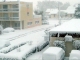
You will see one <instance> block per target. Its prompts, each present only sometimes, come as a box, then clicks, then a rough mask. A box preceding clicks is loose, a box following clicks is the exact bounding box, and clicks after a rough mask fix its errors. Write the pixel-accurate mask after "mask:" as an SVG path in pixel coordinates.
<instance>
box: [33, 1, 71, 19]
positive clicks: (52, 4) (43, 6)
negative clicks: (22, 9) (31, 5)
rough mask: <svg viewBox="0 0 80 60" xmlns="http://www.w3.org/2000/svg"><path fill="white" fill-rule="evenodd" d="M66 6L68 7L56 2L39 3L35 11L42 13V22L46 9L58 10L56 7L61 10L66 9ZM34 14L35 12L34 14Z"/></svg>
mask: <svg viewBox="0 0 80 60" xmlns="http://www.w3.org/2000/svg"><path fill="white" fill-rule="evenodd" d="M68 6H70V4H69V3H64V4H63V3H62V2H56V1H42V2H41V1H39V2H38V4H37V8H38V9H37V10H36V11H38V12H39V11H40V12H41V11H42V19H43V20H44V19H45V15H46V14H45V11H46V10H47V9H58V7H60V10H61V9H63V8H64V9H66V8H67V7H68ZM34 13H35V14H36V12H34Z"/></svg>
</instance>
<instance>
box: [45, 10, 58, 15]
mask: <svg viewBox="0 0 80 60" xmlns="http://www.w3.org/2000/svg"><path fill="white" fill-rule="evenodd" d="M46 12H49V14H57V13H58V9H47V10H46Z"/></svg>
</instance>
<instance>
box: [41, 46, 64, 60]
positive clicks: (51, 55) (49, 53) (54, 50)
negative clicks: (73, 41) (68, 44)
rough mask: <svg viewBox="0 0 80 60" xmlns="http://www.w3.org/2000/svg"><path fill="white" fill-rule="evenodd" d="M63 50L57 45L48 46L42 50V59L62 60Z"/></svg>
mask: <svg viewBox="0 0 80 60" xmlns="http://www.w3.org/2000/svg"><path fill="white" fill-rule="evenodd" d="M64 56H65V51H64V50H63V49H62V48H59V47H49V48H48V49H47V50H46V51H44V52H43V55H42V60H63V59H64Z"/></svg>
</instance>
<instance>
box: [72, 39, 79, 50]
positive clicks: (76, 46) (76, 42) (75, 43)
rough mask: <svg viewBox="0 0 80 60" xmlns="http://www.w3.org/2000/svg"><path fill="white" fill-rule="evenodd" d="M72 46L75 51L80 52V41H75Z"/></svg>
mask: <svg viewBox="0 0 80 60" xmlns="http://www.w3.org/2000/svg"><path fill="white" fill-rule="evenodd" d="M73 46H74V47H75V48H76V49H77V50H80V40H75V41H74V42H73Z"/></svg>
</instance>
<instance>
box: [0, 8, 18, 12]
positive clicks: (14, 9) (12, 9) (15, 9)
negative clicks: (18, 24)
mask: <svg viewBox="0 0 80 60" xmlns="http://www.w3.org/2000/svg"><path fill="white" fill-rule="evenodd" d="M0 11H1V12H2V11H3V12H4V11H7V12H8V11H19V8H11V9H0Z"/></svg>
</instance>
